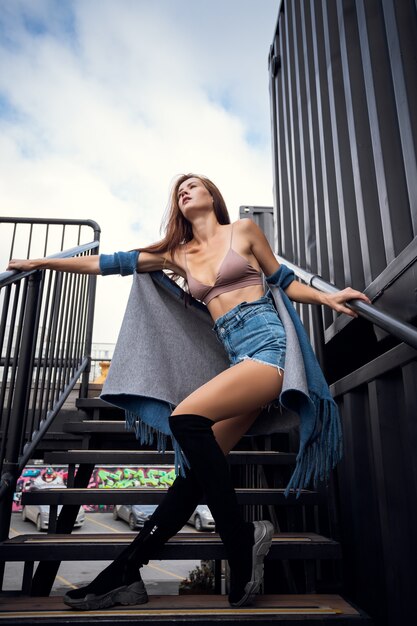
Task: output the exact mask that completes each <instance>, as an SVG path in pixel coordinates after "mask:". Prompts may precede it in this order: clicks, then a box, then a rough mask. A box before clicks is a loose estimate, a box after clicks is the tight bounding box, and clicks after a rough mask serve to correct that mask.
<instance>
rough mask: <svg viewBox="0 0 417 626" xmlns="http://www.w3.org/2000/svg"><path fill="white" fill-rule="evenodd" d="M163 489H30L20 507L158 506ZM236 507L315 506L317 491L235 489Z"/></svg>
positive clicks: (24, 495) (162, 495) (163, 492)
mask: <svg viewBox="0 0 417 626" xmlns="http://www.w3.org/2000/svg"><path fill="white" fill-rule="evenodd" d="M166 491H167V490H166V489H160V488H155V487H154V488H151V489H149V488H148V489H147V488H144V487H139V488H127V489H70V488H68V487H64V488H62V489H57V488H55V489H34V490H33V491H27V492H24V493H23V494H22V504H49V505H52V504H58V505H59V504H78V505H81V504H139V503H140V504H159V502H161V500H162V499H163V497H164V495H165V493H166ZM236 495H237V499H238V502H239V504H252V505H257V504H274V505H277V506H279V505H284V506H291V505H293V506H301V505H314V504H317V497H318V496H317V492H315V491H310V490H307V489H303V490H301V491H300V492H299V493H290V494H289V496H288V498H286V497H285V495H284V489H236Z"/></svg>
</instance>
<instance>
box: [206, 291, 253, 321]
mask: <svg viewBox="0 0 417 626" xmlns="http://www.w3.org/2000/svg"><path fill="white" fill-rule="evenodd" d="M263 295H264V290H263V288H262V287H261V286H260V285H254V286H249V287H241V288H240V289H234V290H233V291H226V292H225V293H222V294H220V295H219V296H217V297H216V298H213V300H211V301H210V302H209V303H208V305H207V308H208V310H209V311H210V315H211V317H212V318H213V320H214V321H216V320H217V318H219V317H221V316H222V315H225V313H228V312H229V311H231V310H232V309H233V308H234V307H235V306H237V305H238V304H240V303H241V302H254V301H255V300H259V298H262V296H263Z"/></svg>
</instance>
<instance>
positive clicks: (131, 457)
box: [44, 450, 296, 466]
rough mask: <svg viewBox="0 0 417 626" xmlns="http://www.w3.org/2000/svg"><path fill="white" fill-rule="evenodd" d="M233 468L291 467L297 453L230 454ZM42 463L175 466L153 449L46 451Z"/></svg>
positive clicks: (169, 455)
mask: <svg viewBox="0 0 417 626" xmlns="http://www.w3.org/2000/svg"><path fill="white" fill-rule="evenodd" d="M227 458H228V461H229V462H230V463H231V464H233V465H256V464H259V465H289V464H294V463H295V459H296V454H294V453H289V452H275V451H267V452H264V451H262V452H257V451H246V450H242V451H233V452H230V453H229V455H228V457H227ZM44 459H45V462H46V463H49V464H51V465H53V464H69V463H77V464H79V463H93V464H94V465H100V464H107V465H114V464H128V465H133V464H135V465H138V464H140V465H171V466H174V453H173V452H165V453H161V452H156V451H154V450H68V451H65V452H48V453H47V454H45V457H44Z"/></svg>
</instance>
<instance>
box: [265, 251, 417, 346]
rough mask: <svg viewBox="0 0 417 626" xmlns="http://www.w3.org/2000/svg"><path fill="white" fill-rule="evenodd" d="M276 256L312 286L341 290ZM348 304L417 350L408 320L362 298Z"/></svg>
mask: <svg viewBox="0 0 417 626" xmlns="http://www.w3.org/2000/svg"><path fill="white" fill-rule="evenodd" d="M275 256H276V258H277V260H278V261H279V263H282V264H284V265H286V266H287V267H289V268H290V269H291V270H293V272H294V273H295V275H296V276H298V278H301V280H302V281H303V282H305V283H307V284H308V285H310V286H311V287H314V288H315V289H318V290H319V291H322V292H323V293H337V292H339V291H340V289H338V287H336V285H333V283H330V282H328V281H327V280H324V278H322V277H321V276H319V275H318V274H313V273H312V272H309V271H307V270H305V269H303V268H302V267H299V266H298V265H295V264H294V263H291V261H288V260H287V259H285V258H284V257H282V256H280V255H278V254H276V255H275ZM347 306H348V307H349V308H351V309H352V310H353V311H355V312H356V313H358V315H360V316H361V317H363V318H364V319H366V320H368V321H369V322H372V323H373V324H375V325H376V326H379V327H380V328H382V329H383V330H385V331H387V332H388V333H390V334H391V335H393V336H394V337H397V338H398V339H401V341H404V342H405V343H407V344H408V345H410V346H411V347H413V348H415V349H416V350H417V328H415V327H414V326H412V325H411V324H408V323H407V322H404V321H402V320H400V319H398V318H397V317H394V316H393V315H390V314H389V313H386V312H385V311H381V310H380V309H378V308H377V307H376V306H374V305H373V304H367V303H366V302H362V300H350V301H349V303H347Z"/></svg>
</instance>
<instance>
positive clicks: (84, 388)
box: [80, 275, 97, 398]
mask: <svg viewBox="0 0 417 626" xmlns="http://www.w3.org/2000/svg"><path fill="white" fill-rule="evenodd" d="M88 278H89V284H88V302H89V305H88V314H87V328H86V334H85V351H84V357H86V358H87V359H88V366H87V367H86V369H85V370H84V372H83V374H82V377H81V387H80V398H86V397H87V395H88V380H89V377H90V369H91V349H92V345H93V325H94V308H95V298H96V282H97V277H96V276H94V275H91V276H89V277H88Z"/></svg>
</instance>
